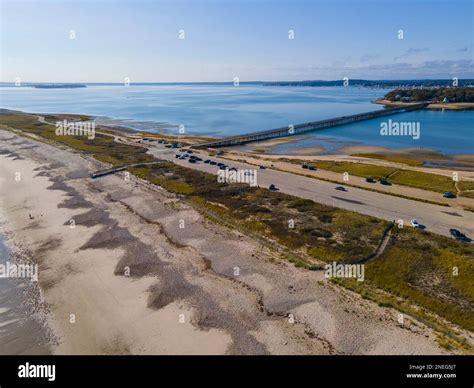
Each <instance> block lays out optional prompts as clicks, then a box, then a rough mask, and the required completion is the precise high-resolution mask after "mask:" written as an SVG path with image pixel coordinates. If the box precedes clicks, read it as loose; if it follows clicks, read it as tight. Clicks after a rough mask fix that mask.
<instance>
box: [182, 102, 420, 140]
mask: <svg viewBox="0 0 474 388" xmlns="http://www.w3.org/2000/svg"><path fill="white" fill-rule="evenodd" d="M426 105H428V104H426V103H422V104H415V105H410V106H403V107H396V108H389V109H380V110H376V111H371V112H365V113H358V114H355V115H350V116H340V117H336V118H333V119H327V120H320V121H313V122H309V123H304V124H297V125H289V126H287V127H281V128H275V129H269V130H265V131H260V132H253V133H248V134H245V135H237V136H231V137H226V138H223V139H219V140H214V141H210V142H205V143H199V144H194V145H193V146H191V147H192V148H218V147H230V146H235V145H240V144H245V143H250V142H255V141H262V140H268V139H273V138H276V137H284V136H294V135H300V134H302V133H306V132H310V131H316V130H319V129H325V128H331V127H336V126H338V125H345V124H350V123H355V122H357V121H364V120H371V119H375V118H378V117H384V116H390V115H393V114H397V113H404V112H411V111H414V110H419V109H423V108H424V107H426Z"/></svg>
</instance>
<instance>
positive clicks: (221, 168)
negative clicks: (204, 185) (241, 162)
mask: <svg viewBox="0 0 474 388" xmlns="http://www.w3.org/2000/svg"><path fill="white" fill-rule="evenodd" d="M227 168H228V167H227V166H226V165H225V164H223V165H222V166H219V170H226V169H227Z"/></svg>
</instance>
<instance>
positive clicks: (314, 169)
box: [308, 166, 316, 171]
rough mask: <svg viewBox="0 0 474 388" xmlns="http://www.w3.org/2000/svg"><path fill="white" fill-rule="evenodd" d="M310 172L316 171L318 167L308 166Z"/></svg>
mask: <svg viewBox="0 0 474 388" xmlns="http://www.w3.org/2000/svg"><path fill="white" fill-rule="evenodd" d="M308 170H311V171H316V167H314V166H308Z"/></svg>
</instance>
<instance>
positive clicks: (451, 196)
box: [443, 191, 456, 198]
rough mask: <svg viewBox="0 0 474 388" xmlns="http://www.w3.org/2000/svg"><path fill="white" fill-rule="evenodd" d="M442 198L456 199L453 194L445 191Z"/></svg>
mask: <svg viewBox="0 0 474 388" xmlns="http://www.w3.org/2000/svg"><path fill="white" fill-rule="evenodd" d="M443 197H444V198H456V194H454V193H453V192H452V191H445V192H444V193H443Z"/></svg>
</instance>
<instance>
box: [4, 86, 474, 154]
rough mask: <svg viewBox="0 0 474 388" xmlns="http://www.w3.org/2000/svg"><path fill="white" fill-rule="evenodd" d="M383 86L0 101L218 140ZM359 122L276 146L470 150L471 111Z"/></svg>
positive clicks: (20, 94) (341, 104) (376, 93)
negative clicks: (394, 128)
mask: <svg viewBox="0 0 474 388" xmlns="http://www.w3.org/2000/svg"><path fill="white" fill-rule="evenodd" d="M387 91H388V90H384V89H367V88H355V87H273V86H271V87H270V86H261V85H240V86H238V87H235V86H232V85H215V84H209V85H206V84H200V85H132V86H130V87H125V86H121V85H88V87H87V88H80V89H35V88H30V87H2V88H0V106H1V107H3V108H8V109H17V110H24V111H28V112H44V113H83V114H90V115H96V116H104V117H108V118H111V119H115V120H118V123H122V124H124V125H126V126H128V127H131V128H134V129H145V130H151V131H159V130H163V129H164V130H167V131H169V132H175V133H177V132H178V127H179V126H180V125H184V127H185V130H186V133H190V134H194V135H195V134H200V135H208V136H216V137H223V136H229V135H235V134H240V133H246V132H252V131H260V130H265V129H270V128H276V127H282V126H287V125H290V124H299V123H303V122H307V121H315V120H321V119H327V118H332V117H336V116H340V115H348V114H353V113H360V112H366V111H370V110H376V109H382V107H381V106H380V105H375V104H372V103H371V102H370V101H371V100H373V99H375V98H378V97H381V96H383V95H384V94H385V93H386V92H387ZM388 119H389V118H388V117H387V118H383V119H377V120H371V121H364V122H361V123H354V124H350V125H345V126H341V127H336V128H331V129H327V130H324V131H320V132H315V133H312V134H309V135H307V136H305V137H304V139H303V140H300V141H298V142H295V143H291V144H285V145H280V146H278V147H275V149H274V151H278V152H285V151H287V150H291V149H294V148H299V147H313V146H320V145H323V146H324V147H325V148H327V149H328V150H333V149H336V148H338V147H340V146H342V145H346V144H368V145H378V146H384V147H393V148H404V147H422V148H432V149H436V150H440V151H442V152H443V153H473V152H474V136H473V128H474V125H473V123H474V111H464V112H453V111H419V112H412V113H406V114H400V115H396V116H392V117H391V119H392V120H393V121H409V122H419V123H420V127H421V128H420V129H421V137H420V139H418V140H413V139H412V138H410V137H400V136H399V137H395V136H386V137H383V136H380V122H381V121H386V120H388Z"/></svg>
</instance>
